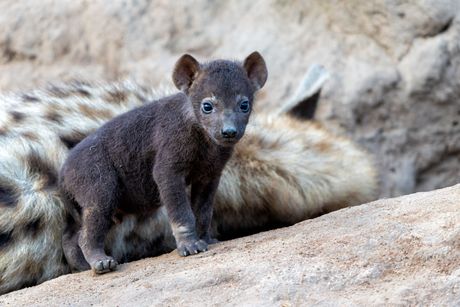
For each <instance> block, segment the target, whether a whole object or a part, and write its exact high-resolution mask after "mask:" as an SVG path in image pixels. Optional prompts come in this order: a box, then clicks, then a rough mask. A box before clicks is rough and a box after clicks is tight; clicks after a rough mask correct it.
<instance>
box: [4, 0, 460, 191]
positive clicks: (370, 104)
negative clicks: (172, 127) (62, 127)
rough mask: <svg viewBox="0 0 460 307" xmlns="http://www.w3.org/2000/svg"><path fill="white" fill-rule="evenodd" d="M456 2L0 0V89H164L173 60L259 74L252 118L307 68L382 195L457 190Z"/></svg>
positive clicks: (459, 54) (326, 111) (459, 74)
mask: <svg viewBox="0 0 460 307" xmlns="http://www.w3.org/2000/svg"><path fill="white" fill-rule="evenodd" d="M459 16H460V2H459V1H458V0H445V1H435V0H423V1H415V2H414V1H396V0H392V1H385V2H382V1H377V0H372V1H366V2H365V3H363V1H356V0H353V1H309V2H302V1H299V2H295V3H292V2H291V1H284V0H281V1H280V0H269V1H252V2H246V3H242V2H231V1H230V2H220V1H218V2H209V1H206V0H199V1H193V2H180V3H178V2H171V1H166V0H156V1H148V0H140V1H130V2H126V1H115V2H113V3H110V5H108V4H107V3H106V2H100V1H99V2H98V1H73V2H72V3H67V2H65V3H64V2H59V1H51V0H46V1H11V0H10V1H2V2H1V3H0V68H1V72H2V73H1V74H0V89H2V90H10V89H17V88H21V89H23V88H28V87H33V86H36V85H37V84H43V83H45V82H46V81H53V80H62V79H64V80H65V79H71V78H75V77H79V78H85V79H89V80H94V79H104V80H106V79H109V80H112V79H120V78H134V79H136V80H138V81H140V82H144V83H150V84H160V83H166V82H167V83H170V77H169V75H170V71H171V68H172V66H173V64H174V61H175V60H176V59H177V58H178V57H179V55H180V54H182V53H184V52H191V53H193V54H194V55H196V56H197V57H198V58H200V59H204V58H210V57H231V58H242V57H244V56H245V55H247V54H249V52H251V51H253V50H256V49H257V50H259V51H261V52H262V53H263V55H264V56H265V58H266V60H267V63H268V67H269V70H270V76H269V81H268V83H267V86H266V91H265V93H263V94H262V95H261V98H262V99H261V100H262V101H261V102H260V103H259V108H261V109H262V108H263V109H267V110H268V109H270V108H274V106H275V105H279V104H280V103H281V102H282V101H283V100H285V99H287V97H289V95H290V94H291V93H292V92H293V91H294V90H295V86H296V84H298V81H299V80H300V79H301V77H302V76H303V75H304V73H305V71H306V70H307V68H308V67H309V66H310V65H311V64H313V63H316V64H321V65H324V66H325V67H326V69H327V70H328V71H329V72H330V73H331V79H330V81H329V82H328V83H327V84H326V86H325V88H324V90H323V94H322V98H321V101H320V109H319V119H321V120H325V121H327V122H329V123H332V124H334V125H335V126H336V127H337V128H338V129H339V128H341V129H345V130H346V131H347V132H348V133H349V134H351V135H352V136H353V137H354V139H355V140H357V141H358V142H360V143H361V144H363V145H364V146H365V147H366V148H368V149H369V150H371V151H372V152H373V153H374V154H375V155H376V156H377V160H378V162H379V166H380V170H381V178H382V192H381V195H382V196H391V195H400V194H406V193H411V192H414V191H422V190H423V191H424V190H431V189H434V188H439V187H444V186H449V185H453V184H455V183H458V182H459V181H460V175H459V174H460V158H459V154H458V153H459V151H460V124H459V119H460V102H459V98H458V97H459V96H460V20H459Z"/></svg>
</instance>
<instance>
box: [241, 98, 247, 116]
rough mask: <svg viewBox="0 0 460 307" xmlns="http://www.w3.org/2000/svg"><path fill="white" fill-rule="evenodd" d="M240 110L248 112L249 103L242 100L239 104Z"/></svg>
mask: <svg viewBox="0 0 460 307" xmlns="http://www.w3.org/2000/svg"><path fill="white" fill-rule="evenodd" d="M240 110H241V111H243V112H244V113H246V112H249V101H248V100H243V101H241V102H240Z"/></svg>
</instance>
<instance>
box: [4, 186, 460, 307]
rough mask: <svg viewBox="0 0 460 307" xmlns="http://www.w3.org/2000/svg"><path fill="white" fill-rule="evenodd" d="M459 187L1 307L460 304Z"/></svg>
mask: <svg viewBox="0 0 460 307" xmlns="http://www.w3.org/2000/svg"><path fill="white" fill-rule="evenodd" d="M459 199H460V184H459V185H456V186H453V187H449V188H445V189H441V190H437V191H433V192H425V193H417V194H412V195H408V196H403V197H399V198H394V199H382V200H379V201H376V202H372V203H369V204H365V205H362V206H358V207H351V208H347V209H342V210H339V211H336V212H333V213H330V214H327V215H323V216H321V217H319V218H316V219H312V220H308V221H304V222H301V223H299V224H296V225H294V226H291V227H287V228H283V229H278V230H273V231H269V232H264V233H260V234H257V235H253V236H250V237H245V238H240V239H236V240H232V241H227V242H222V243H219V244H217V245H215V246H212V248H211V250H210V251H208V252H206V253H202V254H198V255H196V256H192V257H187V258H181V257H179V256H178V255H177V253H176V252H172V253H170V254H166V255H163V256H160V257H156V258H150V259H145V260H141V261H137V262H133V263H129V264H125V265H122V266H121V267H120V269H119V270H118V271H117V272H114V273H109V274H105V275H102V276H95V275H93V274H92V273H90V272H89V271H87V272H82V273H79V274H72V275H65V276H61V277H58V278H56V279H53V280H51V281H48V282H45V283H43V284H41V285H38V286H36V287H32V288H27V289H23V290H19V291H16V292H12V293H9V294H6V295H4V296H1V297H0V305H2V306H30V305H34V306H49V305H92V304H95V305H99V306H101V305H102V306H114V305H117V306H123V305H135V306H152V305H180V306H192V305H196V304H199V305H202V306H210V305H224V304H225V305H245V306H254V305H258V306H280V305H281V306H305V305H313V304H318V305H325V306H330V305H362V306H365V305H432V306H458V305H459V304H460V230H459V228H458V225H460V202H459Z"/></svg>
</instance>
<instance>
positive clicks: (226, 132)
mask: <svg viewBox="0 0 460 307" xmlns="http://www.w3.org/2000/svg"><path fill="white" fill-rule="evenodd" d="M222 136H223V137H224V138H226V139H231V138H234V137H235V136H236V129H235V128H224V129H222Z"/></svg>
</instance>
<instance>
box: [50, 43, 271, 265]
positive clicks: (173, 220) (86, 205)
mask: <svg viewBox="0 0 460 307" xmlns="http://www.w3.org/2000/svg"><path fill="white" fill-rule="evenodd" d="M266 79H267V69H266V66H265V62H264V60H263V58H262V56H261V55H260V54H259V53H258V52H254V53H252V54H250V55H249V56H248V57H247V58H246V59H245V60H244V62H243V64H240V63H236V62H232V61H226V60H217V61H213V62H210V63H207V64H200V63H198V62H197V61H196V60H195V59H194V58H193V57H192V56H190V55H184V56H182V57H181V58H180V59H179V60H178V62H177V63H176V66H175V69H174V72H173V81H174V84H175V85H176V87H177V88H178V89H180V90H181V92H180V93H178V94H175V95H172V96H168V97H166V98H162V99H160V100H159V101H156V102H153V103H149V104H146V105H144V106H142V107H139V108H136V109H134V110H131V111H129V112H127V113H125V114H122V115H120V116H118V117H116V118H114V119H112V120H110V121H109V122H108V123H106V124H105V125H103V126H102V127H101V128H99V129H98V130H97V131H95V132H94V133H93V134H91V135H89V136H88V137H86V138H85V139H84V140H83V141H82V142H80V143H79V144H78V145H77V146H76V147H75V148H74V149H72V150H71V151H70V153H69V156H68V158H67V160H66V162H65V163H64V165H63V167H62V169H61V172H60V179H59V183H60V186H61V189H62V191H63V192H64V193H65V194H66V195H67V196H69V197H70V198H71V199H72V200H74V201H75V202H76V203H77V204H75V205H76V206H77V210H81V213H82V226H81V229H80V230H77V231H75V233H74V234H73V235H71V236H68V237H69V238H70V242H64V249H65V250H64V252H65V254H66V257H67V260H68V261H69V262H70V264H71V265H73V266H75V267H80V268H83V267H84V266H85V265H86V264H85V263H84V261H82V257H81V254H80V249H81V252H82V253H83V256H84V259H85V260H86V262H87V263H89V265H90V266H91V268H92V269H93V270H94V271H95V272H96V273H105V272H108V271H110V270H114V269H115V268H116V266H117V262H116V261H115V260H114V259H113V258H112V257H111V256H108V255H106V253H105V251H104V241H105V238H106V235H107V233H108V232H109V229H110V228H111V223H112V219H113V218H114V216H117V215H120V216H123V214H137V215H145V214H151V213H152V212H155V211H156V210H158V209H159V207H160V206H161V205H163V206H164V207H165V208H166V211H167V215H168V219H169V222H170V224H171V228H172V230H173V235H174V238H175V240H176V244H177V249H178V252H179V254H180V255H181V256H187V255H190V254H196V253H198V252H203V251H206V250H207V248H208V244H211V243H213V242H215V240H214V239H213V238H212V237H211V234H210V230H211V219H212V210H213V198H214V195H215V193H216V190H217V187H218V184H219V179H220V176H221V173H222V170H223V168H224V166H225V163H226V162H227V161H228V159H229V158H230V156H231V154H232V151H233V147H234V146H235V144H236V143H237V142H238V140H239V139H240V138H241V137H242V136H243V134H244V131H245V128H246V124H247V123H248V120H249V115H250V114H251V109H252V103H253V98H254V93H255V92H256V91H257V90H258V89H260V88H261V87H262V86H263V85H264V83H265V81H266ZM188 186H191V196H190V200H189V198H188V195H187V187H188ZM76 242H78V244H75V243H76ZM72 243H73V244H72ZM79 248H80V249H79Z"/></svg>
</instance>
